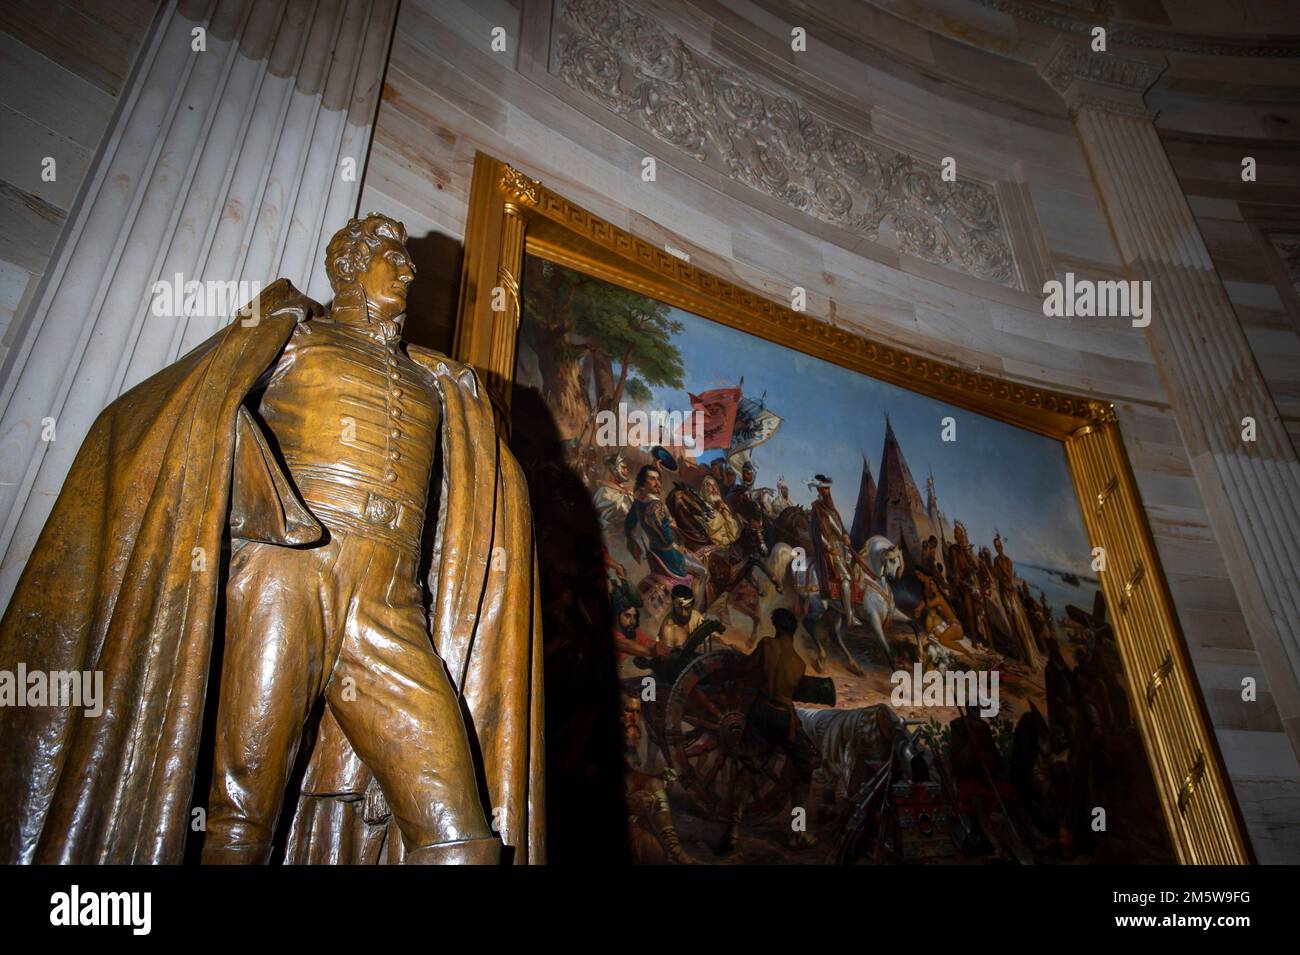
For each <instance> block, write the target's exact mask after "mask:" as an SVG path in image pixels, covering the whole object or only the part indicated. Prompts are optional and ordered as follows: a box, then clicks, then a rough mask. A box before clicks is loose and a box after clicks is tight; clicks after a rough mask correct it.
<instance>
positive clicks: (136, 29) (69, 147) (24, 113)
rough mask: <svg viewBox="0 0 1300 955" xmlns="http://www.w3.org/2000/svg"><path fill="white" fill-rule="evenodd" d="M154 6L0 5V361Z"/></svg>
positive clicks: (131, 0)
mask: <svg viewBox="0 0 1300 955" xmlns="http://www.w3.org/2000/svg"><path fill="white" fill-rule="evenodd" d="M154 7H155V3H154V0H123V2H121V3H114V4H99V5H94V4H81V3H73V2H69V0H49V2H44V3H37V2H28V0H11V2H6V3H4V4H0V123H2V124H3V127H4V130H5V149H4V151H3V152H0V363H3V361H4V358H5V355H6V353H7V352H8V350H9V344H10V341H11V339H12V337H13V328H12V323H13V318H14V315H15V314H16V313H18V312H20V311H22V310H23V308H24V307H25V306H26V305H27V303H28V302H29V301H30V300H31V297H32V296H33V295H34V294H35V291H36V286H37V284H38V283H39V282H40V279H41V276H42V275H43V274H44V272H45V269H46V265H47V264H48V262H49V259H50V254H51V253H52V252H53V250H54V245H55V243H56V242H57V241H58V238H59V236H60V234H61V233H62V231H63V226H64V223H65V222H66V221H67V218H68V212H69V210H71V209H72V206H73V203H74V202H75V201H76V198H77V193H78V191H79V190H80V188H81V184H82V181H83V180H84V179H85V176H86V171H87V169H89V168H90V165H91V163H92V162H93V161H94V159H95V154H96V152H97V150H98V149H99V144H100V140H101V139H102V138H103V137H104V133H105V131H106V130H107V129H108V126H109V122H110V120H111V119H112V117H113V111H114V109H115V108H116V107H117V103H118V99H119V97H120V96H121V93H122V90H123V87H124V86H125V85H126V82H127V78H128V76H129V74H130V72H131V64H132V63H133V62H134V61H135V57H136V53H137V52H138V50H139V48H140V44H141V43H142V42H143V40H144V37H145V33H146V32H147V31H148V29H149V23H150V21H151V20H152V19H153V14H154ZM47 158H52V159H53V160H54V161H55V162H54V166H53V167H48V166H47V165H46V159H47ZM51 168H52V170H53V173H52V175H53V178H50V176H49V174H48V173H47V170H48V169H51Z"/></svg>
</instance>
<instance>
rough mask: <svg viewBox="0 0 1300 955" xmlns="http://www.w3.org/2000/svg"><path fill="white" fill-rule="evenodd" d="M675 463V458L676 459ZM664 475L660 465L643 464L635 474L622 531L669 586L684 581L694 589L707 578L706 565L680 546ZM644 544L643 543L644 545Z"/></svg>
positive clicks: (639, 556) (629, 545) (638, 555)
mask: <svg viewBox="0 0 1300 955" xmlns="http://www.w3.org/2000/svg"><path fill="white" fill-rule="evenodd" d="M673 465H674V467H675V466H676V464H675V462H674V463H673ZM662 494H663V475H662V473H661V472H660V470H659V466H658V465H654V464H647V465H644V466H643V467H642V468H641V470H640V471H638V472H637V475H636V490H635V496H634V500H633V501H632V506H631V508H629V510H628V512H627V517H626V518H624V519H623V534H624V536H625V537H626V538H627V550H628V553H630V554H631V555H632V559H633V560H637V561H640V560H642V559H644V560H645V561H646V563H647V564H649V565H650V573H651V575H654V576H658V577H660V578H662V579H663V580H664V581H666V582H667V583H668V584H669V586H676V585H679V584H680V585H684V586H685V587H686V588H687V589H693V588H692V584H693V583H696V582H697V581H698V582H699V583H698V584H696V586H697V587H700V586H702V585H703V582H704V581H706V580H707V579H708V572H707V571H706V570H705V568H704V565H703V564H701V563H700V562H699V561H698V560H696V559H695V558H694V557H693V556H691V555H690V554H689V553H687V552H686V551H685V550H684V549H683V548H681V547H680V546H678V544H677V538H676V536H675V531H676V525H675V523H674V522H673V518H672V515H671V514H670V513H669V512H668V508H667V506H666V505H665V504H664V502H663V497H662ZM643 544H644V547H643Z"/></svg>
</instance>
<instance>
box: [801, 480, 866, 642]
mask: <svg viewBox="0 0 1300 955" xmlns="http://www.w3.org/2000/svg"><path fill="white" fill-rule="evenodd" d="M808 488H809V490H811V491H814V492H815V493H816V494H817V498H816V500H814V501H813V503H812V508H811V512H812V514H811V530H812V545H813V564H814V566H815V567H816V569H817V586H818V589H819V591H820V593H821V596H822V599H823V600H829V601H839V602H840V606H841V607H842V608H843V609H842V614H843V617H844V624H845V626H848V627H852V626H855V625H856V624H857V623H858V620H857V618H856V617H855V616H854V615H853V573H852V571H853V567H852V564H853V553H852V552H853V543H852V541H850V540H849V535H848V533H847V532H846V531H845V530H844V521H843V520H842V519H841V518H840V512H839V509H838V508H837V507H836V506H835V501H834V500H833V499H832V498H831V479H830V478H829V477H827V476H826V475H824V474H818V475H815V476H814V477H813V479H812V480H811V481H809V482H808Z"/></svg>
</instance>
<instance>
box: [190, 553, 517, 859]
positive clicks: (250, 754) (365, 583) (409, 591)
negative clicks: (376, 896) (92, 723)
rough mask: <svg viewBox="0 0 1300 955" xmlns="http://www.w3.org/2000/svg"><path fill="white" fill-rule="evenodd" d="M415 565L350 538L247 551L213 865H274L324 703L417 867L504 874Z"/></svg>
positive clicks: (236, 562)
mask: <svg viewBox="0 0 1300 955" xmlns="http://www.w3.org/2000/svg"><path fill="white" fill-rule="evenodd" d="M416 561H417V558H416V556H415V555H414V553H410V554H407V553H404V552H402V551H400V550H398V549H396V548H394V547H391V546H388V545H385V544H381V543H378V542H374V541H369V540H365V539H361V538H357V537H351V536H346V535H335V537H334V539H333V540H332V541H331V542H330V543H329V544H327V545H325V546H324V547H318V548H310V549H307V550H295V549H292V548H283V547H275V546H273V545H267V544H256V543H252V544H245V545H242V546H241V547H240V549H239V550H238V552H237V553H236V554H235V555H234V557H233V558H232V560H231V572H230V583H229V586H228V588H227V611H226V621H227V624H226V643H225V651H224V653H225V656H224V662H223V667H222V683H221V695H220V703H219V705H218V713H217V741H216V751H215V759H214V767H213V782H212V790H211V794H210V797H209V807H208V826H207V834H206V837H205V840H204V850H203V858H204V861H205V862H216V863H221V862H265V861H267V859H269V857H270V854H271V841H272V836H273V834H274V831H275V827H276V824H277V822H278V820H279V816H280V811H281V803H282V799H283V794H284V789H285V786H286V785H287V783H288V780H289V774H290V771H291V770H292V767H293V763H294V759H295V757H296V755H297V749H298V744H299V741H300V739H301V736H302V728H303V724H304V722H305V720H306V718H307V715H308V713H309V712H310V710H311V708H312V706H313V705H314V703H315V702H316V700H318V699H319V698H320V696H321V695H324V697H325V700H326V703H327V705H328V706H329V707H330V709H331V711H332V713H333V715H334V717H335V719H336V720H337V722H338V724H339V726H340V728H341V729H342V730H343V732H344V735H345V736H346V737H347V738H348V742H349V743H350V744H351V745H352V747H353V749H354V750H355V751H356V754H357V756H358V757H360V759H361V761H362V762H363V763H365V764H366V766H367V768H368V769H369V770H370V771H371V772H372V773H373V774H374V776H375V779H376V780H377V781H378V782H379V785H380V788H381V789H382V790H383V792H384V796H385V798H386V800H387V802H388V804H389V806H390V808H391V809H392V811H393V813H394V816H395V818H396V820H397V823H398V826H399V828H400V829H401V831H402V835H403V837H404V840H405V842H406V845H407V848H408V855H410V856H415V857H416V859H415V861H418V860H419V859H420V858H421V855H420V853H421V850H426V849H428V850H430V851H426V852H424V853H423V855H426V856H427V855H431V854H432V855H438V856H439V861H460V860H465V861H494V858H495V854H496V853H498V852H499V848H500V847H499V843H498V842H497V840H496V839H495V838H493V837H492V834H491V832H490V830H489V829H488V826H487V822H486V819H485V817H484V815H483V810H482V808H481V806H480V805H479V802H478V795H477V786H476V783H475V778H474V769H473V763H472V760H471V756H470V751H469V741H468V737H467V735H466V732H465V728H464V723H463V719H462V716H461V712H460V708H459V706H458V704H457V701H456V697H455V693H454V692H453V690H452V688H451V685H450V681H449V680H448V678H447V676H446V673H445V671H444V669H443V666H442V662H441V661H440V660H439V659H438V657H437V655H436V654H435V653H434V651H433V647H432V644H431V643H430V640H429V636H428V631H427V629H426V628H425V617H424V611H423V608H422V605H421V592H420V587H419V584H418V583H417V582H416ZM434 847H440V848H438V850H437V851H436V852H434V851H433V849H434ZM489 856H491V857H492V858H491V859H489V858H488V857H489Z"/></svg>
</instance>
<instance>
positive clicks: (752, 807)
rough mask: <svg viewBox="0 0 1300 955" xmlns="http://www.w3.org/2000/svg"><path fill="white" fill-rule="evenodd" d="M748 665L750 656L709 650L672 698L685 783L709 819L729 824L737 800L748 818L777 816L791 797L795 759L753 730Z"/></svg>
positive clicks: (675, 749) (673, 747) (667, 721)
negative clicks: (749, 722)
mask: <svg viewBox="0 0 1300 955" xmlns="http://www.w3.org/2000/svg"><path fill="white" fill-rule="evenodd" d="M748 665H749V663H748V657H747V656H745V654H742V653H736V652H734V651H731V650H722V651H719V652H716V653H706V654H705V655H703V656H701V657H697V658H696V659H695V660H693V661H692V662H691V663H690V664H689V665H688V666H687V667H686V669H685V670H683V671H682V673H681V675H680V676H679V677H678V678H677V682H676V683H674V684H673V688H672V691H671V692H670V693H669V695H668V706H667V712H666V714H665V717H664V730H665V733H666V739H667V742H668V750H669V753H670V754H671V756H672V761H673V768H674V769H675V770H676V771H677V782H678V784H679V785H680V786H681V787H682V788H683V789H684V790H685V791H686V792H687V794H688V795H689V796H690V798H691V800H692V801H693V802H694V804H695V809H696V811H697V814H699V815H700V816H702V817H703V818H706V819H716V820H718V821H723V822H725V821H727V819H728V815H729V806H730V805H731V801H732V798H733V797H734V798H739V799H740V800H741V801H742V803H743V804H744V808H745V818H746V819H762V818H764V817H770V816H772V815H774V814H776V813H778V812H780V811H781V810H782V809H783V808H784V807H785V804H786V802H787V801H788V800H789V797H790V789H791V786H792V784H793V781H794V766H793V765H792V764H791V763H790V760H789V759H788V758H787V757H786V755H785V753H784V752H780V751H776V752H773V751H772V750H771V749H770V747H769V745H768V743H767V742H766V741H765V740H763V739H761V738H758V737H756V736H755V734H753V733H748V734H747V733H746V732H745V727H746V723H747V717H748V714H749V708H750V706H751V704H753V702H754V699H755V697H757V695H758V688H757V686H755V685H754V683H753V677H752V675H751V674H750V673H749V672H748Z"/></svg>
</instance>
